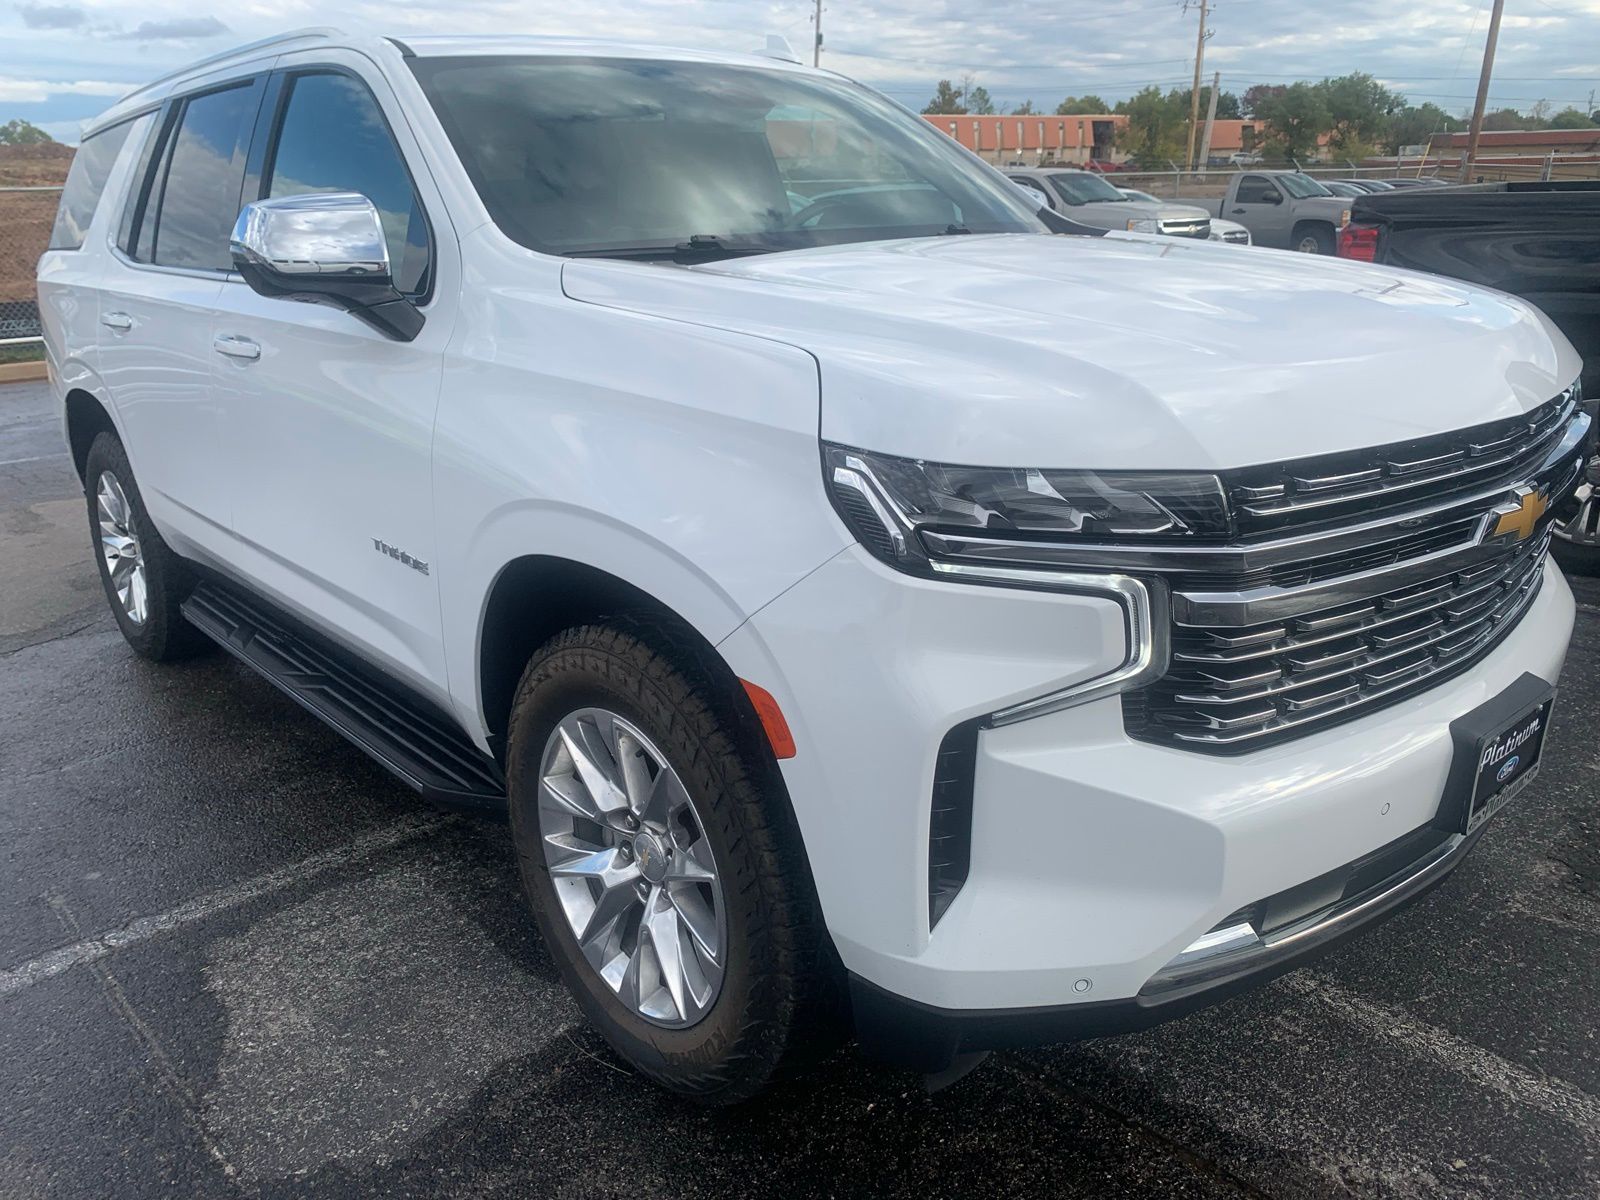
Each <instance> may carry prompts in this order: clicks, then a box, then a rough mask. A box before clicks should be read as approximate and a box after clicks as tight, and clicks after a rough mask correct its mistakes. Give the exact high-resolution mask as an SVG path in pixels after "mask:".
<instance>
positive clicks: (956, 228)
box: [940, 221, 972, 237]
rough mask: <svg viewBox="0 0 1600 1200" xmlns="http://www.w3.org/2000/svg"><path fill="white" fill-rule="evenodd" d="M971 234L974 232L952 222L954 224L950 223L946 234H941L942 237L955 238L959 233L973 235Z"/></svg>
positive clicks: (945, 228) (945, 231)
mask: <svg viewBox="0 0 1600 1200" xmlns="http://www.w3.org/2000/svg"><path fill="white" fill-rule="evenodd" d="M971 232H972V230H970V229H968V228H967V227H966V226H965V225H957V224H956V223H955V222H954V221H952V222H950V224H948V225H946V226H945V227H944V233H943V234H941V235H940V236H941V237H955V236H956V235H957V234H959V233H971Z"/></svg>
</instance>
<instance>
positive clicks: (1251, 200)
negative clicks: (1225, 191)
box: [1233, 175, 1278, 204]
mask: <svg viewBox="0 0 1600 1200" xmlns="http://www.w3.org/2000/svg"><path fill="white" fill-rule="evenodd" d="M1277 195H1278V189H1277V188H1275V187H1273V186H1272V180H1270V179H1268V178H1267V177H1266V176H1265V175H1246V176H1245V177H1244V178H1243V179H1241V180H1239V187H1238V190H1237V191H1235V192H1234V194H1233V198H1234V200H1235V201H1237V202H1238V203H1240V204H1271V203H1272V201H1273V200H1274V199H1275V198H1276V197H1277Z"/></svg>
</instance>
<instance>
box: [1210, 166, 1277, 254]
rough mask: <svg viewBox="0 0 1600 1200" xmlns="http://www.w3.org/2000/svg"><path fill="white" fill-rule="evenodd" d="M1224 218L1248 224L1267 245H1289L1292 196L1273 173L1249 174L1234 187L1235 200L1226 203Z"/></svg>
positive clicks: (1256, 238)
mask: <svg viewBox="0 0 1600 1200" xmlns="http://www.w3.org/2000/svg"><path fill="white" fill-rule="evenodd" d="M1223 207H1224V208H1225V209H1226V211H1225V212H1224V213H1223V214H1222V215H1223V216H1224V217H1227V218H1229V219H1230V220H1234V221H1237V222H1239V224H1241V225H1244V226H1246V227H1247V228H1248V229H1249V230H1250V233H1251V235H1252V236H1253V237H1254V238H1255V240H1256V242H1257V243H1258V244H1260V245H1264V246H1279V247H1283V246H1287V245H1288V244H1289V230H1290V227H1291V226H1292V225H1293V223H1294V214H1293V213H1291V212H1290V205H1289V198H1288V197H1287V196H1285V195H1284V194H1283V192H1282V191H1281V190H1280V189H1279V187H1278V185H1277V184H1276V183H1274V182H1273V181H1272V176H1270V175H1245V176H1242V177H1241V178H1240V179H1239V185H1238V187H1237V188H1235V189H1234V193H1233V201H1232V202H1231V203H1229V204H1226V205H1224V206H1223Z"/></svg>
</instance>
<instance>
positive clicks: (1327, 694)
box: [1123, 390, 1590, 754]
mask: <svg viewBox="0 0 1600 1200" xmlns="http://www.w3.org/2000/svg"><path fill="white" fill-rule="evenodd" d="M1589 439H1590V429H1589V418H1588V417H1587V415H1585V414H1584V413H1582V412H1581V411H1580V410H1579V408H1578V404H1577V395H1576V392H1575V390H1573V391H1569V392H1567V393H1564V394H1563V395H1562V396H1560V397H1558V398H1557V399H1556V400H1555V401H1553V402H1552V403H1551V404H1548V405H1545V406H1543V407H1542V408H1540V409H1538V410H1536V411H1535V412H1533V413H1531V414H1529V416H1528V417H1527V418H1526V419H1522V418H1518V419H1516V420H1514V421H1511V422H1496V423H1495V425H1493V426H1480V427H1478V428H1477V429H1473V430H1467V431H1465V432H1463V433H1461V434H1456V435H1449V436H1447V437H1444V438H1434V439H1428V441H1427V442H1426V443H1420V442H1419V443H1413V444H1411V445H1410V446H1409V447H1408V448H1407V449H1408V450H1409V451H1410V452H1412V453H1413V454H1414V457H1412V458H1401V457H1399V456H1398V455H1397V453H1396V448H1395V447H1380V448H1378V449H1376V450H1372V451H1368V452H1367V454H1366V460H1365V461H1366V462H1367V464H1369V465H1367V466H1362V465H1361V460H1360V458H1359V457H1356V458H1353V457H1352V456H1348V455H1344V456H1338V461H1331V460H1307V461H1302V462H1300V463H1297V464H1288V465H1280V466H1279V467H1277V468H1273V469H1272V470H1271V471H1260V472H1238V473H1237V476H1238V477H1240V478H1242V479H1249V480H1250V482H1248V483H1242V482H1240V481H1239V479H1235V480H1233V481H1232V482H1231V483H1230V484H1229V488H1230V499H1232V501H1233V502H1234V511H1235V515H1236V520H1237V521H1238V522H1239V523H1240V524H1241V525H1242V524H1244V523H1245V520H1246V518H1244V517H1243V516H1241V515H1240V514H1241V512H1242V509H1243V508H1244V507H1248V506H1250V505H1264V506H1267V507H1268V508H1271V509H1272V510H1273V512H1274V514H1275V515H1276V516H1277V517H1279V518H1284V517H1285V515H1286V514H1287V518H1286V520H1287V524H1286V525H1284V526H1282V527H1280V528H1278V529H1277V530H1276V531H1275V532H1273V533H1269V534H1260V533H1258V534H1257V535H1256V536H1253V537H1240V538H1237V539H1234V540H1233V541H1231V542H1230V543H1229V545H1227V546H1226V547H1217V548H1215V549H1201V548H1196V549H1195V550H1194V551H1193V552H1191V553H1189V554H1186V555H1184V556H1181V557H1176V556H1169V557H1168V559H1166V560H1165V561H1163V562H1162V568H1163V569H1162V576H1163V579H1164V581H1165V583H1166V586H1167V588H1168V589H1169V599H1170V603H1169V609H1170V612H1171V624H1170V626H1169V628H1168V634H1169V639H1168V666H1167V669H1166V671H1165V672H1164V673H1163V674H1162V675H1161V677H1160V678H1158V679H1156V680H1155V681H1154V682H1152V683H1150V684H1148V685H1146V686H1145V687H1144V688H1142V689H1140V690H1138V691H1133V692H1128V693H1125V694H1124V696H1123V713H1124V720H1125V724H1126V728H1127V731H1128V733H1129V735H1130V736H1132V737H1134V738H1138V739H1140V740H1144V741H1152V742H1158V743H1162V744H1165V745H1170V746H1175V747H1181V748H1185V749H1190V750H1199V751H1205V752H1209V753H1218V754H1229V753H1240V752H1244V751H1248V750H1254V749H1257V748H1259V747H1263V746H1267V745H1272V744H1274V743H1277V742H1280V741H1284V740H1287V739H1289V738H1293V737H1297V736H1300V735H1301V734H1304V733H1307V732H1312V731H1314V730H1316V729H1319V728H1323V727H1326V726H1327V725H1330V724H1333V723H1336V722H1338V721H1341V720H1347V719H1353V718H1355V717H1358V716H1363V715H1366V714H1367V713H1369V712H1372V711H1375V710H1376V709H1379V708H1381V707H1383V706H1384V705H1386V704H1390V703H1394V702H1396V701H1399V700H1401V699H1404V698H1405V697H1407V696H1410V695H1413V694H1415V693H1416V692H1419V691H1421V690H1423V689H1425V688H1428V687H1432V686H1434V685H1435V684H1437V683H1439V682H1441V681H1442V680H1443V679H1445V678H1448V677H1449V676H1450V675H1453V674H1455V673H1458V672H1460V671H1463V670H1465V669H1467V668H1468V667H1469V666H1470V665H1471V664H1473V663H1474V662H1477V661H1478V660H1479V659H1481V658H1482V657H1483V656H1484V655H1485V654H1487V653H1489V651H1490V650H1491V649H1492V648H1493V647H1494V646H1495V645H1496V644H1497V643H1498V642H1499V641H1500V639H1501V638H1502V637H1504V636H1505V634H1506V633H1507V632H1509V631H1510V630H1511V629H1512V628H1513V627H1514V626H1515V625H1516V623H1517V621H1518V619H1519V618H1520V617H1521V616H1522V614H1523V613H1524V612H1526V611H1527V609H1528V607H1529V605H1531V604H1532V603H1533V599H1534V597H1535V596H1536V595H1537V594H1538V590H1539V585H1540V581H1541V580H1542V579H1543V577H1544V563H1545V559H1546V558H1547V556H1548V553H1549V547H1550V538H1551V527H1552V524H1553V521H1554V518H1555V513H1556V510H1557V509H1558V507H1559V504H1560V502H1561V500H1562V499H1563V498H1564V497H1566V496H1567V495H1569V494H1570V493H1571V491H1572V489H1573V488H1575V487H1576V486H1577V483H1578V481H1579V479H1580V478H1581V476H1582V472H1583V469H1584V463H1585V453H1584V450H1585V447H1586V445H1587V444H1588V442H1589ZM1452 447H1454V448H1455V450H1459V451H1460V453H1459V456H1457V457H1453V458H1451V459H1450V461H1449V463H1448V464H1446V463H1444V462H1443V460H1444V459H1445V457H1446V456H1447V455H1451V454H1453V453H1454V450H1452ZM1419 451H1420V452H1421V453H1417V452H1419ZM1329 465H1331V467H1332V469H1331V470H1327V469H1324V468H1326V467H1328V466H1329ZM1446 466H1449V467H1451V468H1452V470H1451V471H1446V470H1445V469H1444V468H1445V467H1446ZM1480 467H1481V468H1483V469H1481V470H1480V469H1479V468H1480ZM1399 468H1405V471H1404V472H1402V471H1401V470H1399ZM1318 470H1321V471H1322V473H1320V474H1319V473H1317V471H1318ZM1274 473H1275V474H1276V475H1278V476H1279V477H1280V480H1282V479H1285V478H1286V479H1287V482H1282V483H1281V487H1282V492H1281V494H1279V493H1274V494H1272V495H1263V494H1260V493H1261V492H1264V491H1266V490H1268V489H1270V488H1273V487H1277V486H1279V484H1274V483H1273V482H1272V481H1271V477H1272V475H1273V474H1274ZM1463 475H1465V476H1466V480H1467V482H1466V483H1465V484H1463V483H1462V482H1460V481H1461V479H1462V476H1463ZM1412 484H1416V486H1412ZM1249 489H1256V490H1253V491H1252V490H1249ZM1324 498H1327V499H1329V500H1330V502H1331V503H1332V504H1334V505H1338V506H1340V508H1339V511H1341V512H1342V513H1344V514H1345V516H1344V519H1343V520H1341V521H1339V522H1338V523H1337V524H1335V525H1333V526H1332V527H1329V526H1328V525H1327V524H1326V523H1325V520H1324V513H1325V511H1326V509H1327V506H1325V505H1323V504H1322V503H1320V501H1321V500H1322V499H1324ZM1540 500H1542V501H1544V503H1543V504H1542V505H1541V504H1539V503H1537V501H1540ZM1541 510H1542V511H1541ZM1524 520H1526V521H1527V524H1524V523H1523V521H1524ZM1518 539H1520V540H1518Z"/></svg>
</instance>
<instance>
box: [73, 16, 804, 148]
mask: <svg viewBox="0 0 1600 1200" xmlns="http://www.w3.org/2000/svg"><path fill="white" fill-rule="evenodd" d="M317 47H326V48H330V49H332V48H348V49H353V50H360V51H363V52H366V53H368V54H371V55H373V56H374V57H377V56H379V55H404V56H406V57H427V58H434V57H447V56H456V55H484V56H488V55H500V54H524V55H540V56H549V57H570V58H590V57H595V58H641V59H666V60H670V61H674V62H704V63H728V64H737V65H742V66H760V67H769V68H773V69H778V70H789V71H808V72H809V71H814V70H815V68H812V67H807V66H804V65H802V64H798V63H794V62H791V61H789V60H786V59H779V58H775V57H773V56H772V55H770V54H765V53H759V52H758V53H751V54H727V53H721V52H713V51H706V50H690V49H683V48H680V47H672V46H652V45H649V44H646V43H640V42H617V41H604V40H600V39H594V38H569V37H535V36H530V35H520V34H511V35H501V36H493V37H488V36H482V35H463V36H428V37H415V38H413V37H407V38H404V39H401V38H398V37H380V36H376V35H371V34H368V35H350V34H346V33H344V32H343V31H342V30H339V29H335V28H332V27H330V26H314V27H311V28H307V29H296V30H291V31H290V32H288V33H282V34H278V35H277V36H275V37H269V38H262V39H261V40H260V41H256V42H248V43H246V44H245V45H242V46H235V47H234V48H233V49H231V50H224V51H222V52H221V53H220V54H213V55H210V56H209V57H207V58H202V59H199V60H198V61H196V62H192V63H190V64H189V65H188V66H185V67H181V68H179V69H178V70H176V71H172V72H169V73H168V74H166V75H162V76H159V77H157V78H156V79H153V80H151V81H150V82H149V83H147V84H145V85H144V86H142V87H139V88H136V89H134V90H133V91H131V92H129V93H128V94H127V95H126V96H123V97H122V98H121V99H120V100H118V101H117V102H116V103H115V104H113V105H112V106H111V107H110V108H108V109H106V111H105V112H103V113H101V114H100V115H99V116H98V117H95V118H93V119H92V120H90V121H87V122H85V123H84V126H83V134H84V136H85V137H87V136H88V135H89V134H91V133H93V132H94V131H95V130H97V129H101V128H104V127H105V126H107V125H113V124H116V123H117V122H119V121H123V120H126V119H127V118H128V117H130V116H133V115H134V114H136V113H139V112H143V111H144V110H145V109H147V108H152V107H154V106H155V105H157V104H159V103H161V101H163V100H165V99H166V98H167V97H168V96H170V95H172V94H173V93H175V92H180V91H183V90H184V89H186V88H188V87H190V86H192V85H193V84H196V83H201V82H205V81H206V80H207V78H208V77H210V76H219V75H226V74H227V73H228V72H230V71H234V70H237V69H238V68H240V67H246V66H251V65H257V66H258V68H265V67H266V66H268V65H270V63H271V62H272V61H273V60H275V59H276V58H277V57H278V56H279V55H281V54H290V53H293V52H295V51H298V50H309V49H315V48H317ZM821 74H824V75H833V74H835V73H834V72H831V71H823V72H821Z"/></svg>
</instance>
